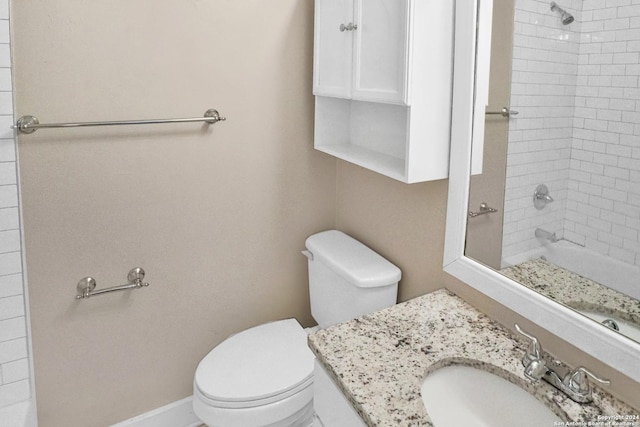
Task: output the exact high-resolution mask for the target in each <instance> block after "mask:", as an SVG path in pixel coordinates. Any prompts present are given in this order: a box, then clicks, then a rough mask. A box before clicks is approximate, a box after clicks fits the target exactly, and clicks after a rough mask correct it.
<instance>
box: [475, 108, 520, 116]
mask: <svg viewBox="0 0 640 427" xmlns="http://www.w3.org/2000/svg"><path fill="white" fill-rule="evenodd" d="M484 114H486V115H487V116H492V115H501V116H502V117H511V116H517V115H518V114H520V113H518V112H517V111H514V110H512V109H510V108H509V107H502V108H501V109H500V111H485V113H484Z"/></svg>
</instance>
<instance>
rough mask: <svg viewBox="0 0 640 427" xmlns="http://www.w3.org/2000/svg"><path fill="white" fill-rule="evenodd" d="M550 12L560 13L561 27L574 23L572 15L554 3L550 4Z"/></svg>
mask: <svg viewBox="0 0 640 427" xmlns="http://www.w3.org/2000/svg"><path fill="white" fill-rule="evenodd" d="M551 10H552V11H554V12H558V13H560V20H561V21H562V25H569V24H571V23H572V22H573V21H574V18H573V15H572V14H570V13H569V12H567V11H566V10H564V9H563V8H561V7H560V6H558V5H557V4H556V2H554V1H552V2H551Z"/></svg>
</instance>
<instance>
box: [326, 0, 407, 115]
mask: <svg viewBox="0 0 640 427" xmlns="http://www.w3.org/2000/svg"><path fill="white" fill-rule="evenodd" d="M315 13H316V15H315V25H316V28H315V60H314V88H313V93H314V94H315V95H318V96H335V97H339V98H348V99H354V100H360V101H372V102H388V103H395V104H408V100H407V87H406V82H407V70H408V67H407V45H408V43H407V37H408V36H407V21H408V0H316V10H315Z"/></svg>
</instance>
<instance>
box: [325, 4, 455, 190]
mask: <svg viewBox="0 0 640 427" xmlns="http://www.w3.org/2000/svg"><path fill="white" fill-rule="evenodd" d="M453 10H454V0H315V14H316V15H315V39H314V68H313V93H314V95H316V109H315V130H314V146H315V148H316V149H317V150H320V151H323V152H325V153H328V154H331V155H333V156H335V157H338V158H340V159H343V160H346V161H349V162H351V163H355V164H357V165H360V166H362V167H365V168H367V169H371V170H373V171H376V172H378V173H381V174H384V175H386V176H389V177H391V178H394V179H397V180H399V181H402V182H406V183H413V182H422V181H430V180H436V179H443V178H446V177H447V176H448V172H449V146H450V144H449V142H450V132H451V93H452V92H451V91H452V73H453Z"/></svg>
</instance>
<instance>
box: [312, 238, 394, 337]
mask: <svg viewBox="0 0 640 427" xmlns="http://www.w3.org/2000/svg"><path fill="white" fill-rule="evenodd" d="M305 246H306V248H307V251H306V252H305V255H307V258H309V294H310V298H311V315H312V316H313V318H314V319H315V320H316V322H318V325H319V326H320V327H321V328H325V327H327V326H331V325H333V324H336V323H340V322H346V321H348V320H351V319H354V318H356V317H359V316H362V315H363V314H367V313H372V312H374V311H378V310H381V309H383V308H386V307H390V306H392V305H394V304H395V303H396V298H397V294H398V281H400V276H401V271H400V269H399V268H398V267H396V266H395V265H393V264H391V263H390V262H389V261H387V260H386V259H384V258H383V257H382V256H380V255H379V254H378V253H376V252H374V251H373V250H372V249H370V248H368V247H367V246H365V245H363V244H362V243H360V242H358V241H357V240H355V239H353V238H352V237H350V236H348V235H346V234H344V233H342V232H341V231H338V230H329V231H323V232H321V233H318V234H314V235H312V236H310V237H309V238H307V241H306V242H305Z"/></svg>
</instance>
